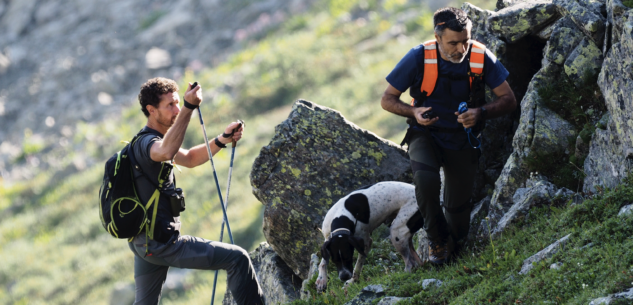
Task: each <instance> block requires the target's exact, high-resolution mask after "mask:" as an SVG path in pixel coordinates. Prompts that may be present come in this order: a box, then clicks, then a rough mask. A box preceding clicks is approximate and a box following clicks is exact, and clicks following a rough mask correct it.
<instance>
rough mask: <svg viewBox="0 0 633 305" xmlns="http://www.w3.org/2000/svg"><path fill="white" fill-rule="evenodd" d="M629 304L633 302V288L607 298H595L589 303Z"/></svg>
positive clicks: (605, 304) (594, 304)
mask: <svg viewBox="0 0 633 305" xmlns="http://www.w3.org/2000/svg"><path fill="white" fill-rule="evenodd" d="M622 301H624V302H622ZM630 302H633V288H629V289H628V290H625V291H623V292H619V293H614V294H612V295H610V296H608V297H604V298H597V299H595V300H593V301H591V302H590V303H589V305H609V304H630Z"/></svg>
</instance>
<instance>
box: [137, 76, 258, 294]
mask: <svg viewBox="0 0 633 305" xmlns="http://www.w3.org/2000/svg"><path fill="white" fill-rule="evenodd" d="M178 91H179V89H178V85H177V84H176V82H175V81H173V80H170V79H166V78H160V77H159V78H153V79H150V80H148V81H147V82H146V83H145V84H143V85H142V86H141V91H140V93H139V95H138V99H139V102H140V104H141V110H142V111H143V113H144V114H145V116H146V117H147V125H146V126H145V127H144V128H143V129H142V130H141V132H140V135H139V136H138V137H137V138H136V141H134V142H133V143H132V144H131V145H132V146H131V148H132V149H131V150H132V151H131V154H133V156H132V157H133V158H132V161H135V162H133V165H134V167H135V170H134V171H133V172H134V177H135V183H136V189H137V191H138V195H139V199H140V202H142V203H143V204H146V203H148V202H151V201H152V200H155V204H154V206H155V207H156V208H157V211H156V212H155V215H153V214H152V211H153V208H152V207H151V206H150V208H148V212H147V213H148V215H149V216H148V219H149V225H148V226H146V228H153V230H152V229H145V232H141V233H140V234H138V235H136V236H134V237H133V238H132V239H131V241H130V242H129V247H130V249H131V250H132V252H134V256H135V257H134V280H135V282H136V302H135V303H134V304H158V302H159V300H160V295H161V290H162V285H163V283H164V282H165V278H166V277H167V270H168V269H169V267H170V266H174V267H178V268H191V269H205V270H217V269H223V270H226V271H227V277H228V278H227V282H228V290H230V291H231V293H232V295H233V297H234V299H235V300H236V302H237V303H238V304H263V301H262V299H263V293H262V290H261V288H260V286H259V283H258V281H257V277H256V276H255V270H254V269H253V265H252V263H251V260H250V258H249V255H248V253H247V252H246V251H245V250H244V249H242V248H240V247H239V246H235V245H231V244H226V243H220V242H215V241H210V240H206V239H202V238H199V237H193V236H188V235H181V234H180V217H179V214H180V211H182V210H184V209H183V208H184V199H181V198H182V196H181V195H182V191H181V190H180V189H177V188H175V180H174V174H173V172H172V171H171V169H172V164H174V163H175V164H177V165H180V166H184V167H189V168H191V167H196V166H198V165H201V164H203V163H205V162H206V161H208V160H209V156H208V153H207V148H206V147H205V145H206V144H201V145H198V146H195V147H193V148H191V149H189V150H187V149H183V148H181V145H182V143H183V140H184V137H185V132H186V130H187V126H188V125H189V121H190V119H191V115H192V112H193V111H194V110H195V109H196V108H197V107H199V106H200V103H202V92H201V88H200V86H199V85H197V86H195V87H194V88H191V84H189V86H187V91H186V92H185V95H184V107H183V108H182V109H181V108H180V106H179V103H180V98H179V96H178ZM234 129H237V130H234ZM242 132H243V127H242V126H241V125H239V123H237V122H233V123H231V124H229V125H228V126H227V127H226V129H225V130H224V133H223V134H221V135H219V136H217V137H216V138H214V139H213V140H211V141H209V146H210V149H211V152H212V154H215V153H217V152H218V151H220V149H221V148H224V147H226V146H225V144H228V143H231V142H232V141H239V140H240V138H241V137H242ZM137 166H138V167H139V168H136V167H137ZM159 193H160V194H159ZM181 204H182V207H181ZM148 231H149V232H148Z"/></svg>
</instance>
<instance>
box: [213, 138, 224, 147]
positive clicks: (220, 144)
mask: <svg viewBox="0 0 633 305" xmlns="http://www.w3.org/2000/svg"><path fill="white" fill-rule="evenodd" d="M213 142H215V145H216V146H217V147H220V148H226V145H224V144H222V142H220V140H218V137H215V139H214V140H213Z"/></svg>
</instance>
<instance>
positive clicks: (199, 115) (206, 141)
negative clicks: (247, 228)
mask: <svg viewBox="0 0 633 305" xmlns="http://www.w3.org/2000/svg"><path fill="white" fill-rule="evenodd" d="M197 85H198V82H195V83H193V85H192V86H191V87H192V88H193V87H195V86H197ZM198 117H199V118H200V125H201V126H202V133H203V134H204V143H206V145H207V153H208V154H209V161H210V162H211V168H212V169H213V178H215V186H216V188H217V189H218V197H220V206H221V207H222V214H224V222H226V229H227V231H228V232H229V239H230V240H231V244H232V245H234V244H235V243H234V242H233V234H231V226H230V225H229V217H228V216H226V208H225V207H224V201H223V200H222V191H221V190H220V183H219V182H218V174H216V172H215V164H213V154H211V147H209V139H207V130H206V128H204V121H203V120H202V111H200V107H198Z"/></svg>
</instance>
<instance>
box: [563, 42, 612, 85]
mask: <svg viewBox="0 0 633 305" xmlns="http://www.w3.org/2000/svg"><path fill="white" fill-rule="evenodd" d="M603 60H604V58H603V57H602V51H601V50H600V48H598V46H597V45H596V44H595V43H594V42H593V41H591V39H589V38H587V37H585V38H584V39H583V40H582V41H581V42H580V43H579V44H578V46H576V48H575V49H574V51H572V52H571V54H569V57H568V58H567V60H566V61H565V64H564V66H565V73H566V74H567V76H569V78H570V79H571V80H572V81H574V83H575V84H576V87H580V86H582V84H583V83H585V82H586V81H587V80H586V79H585V78H586V77H587V75H594V74H596V73H598V72H600V70H601V68H602V61H603Z"/></svg>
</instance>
